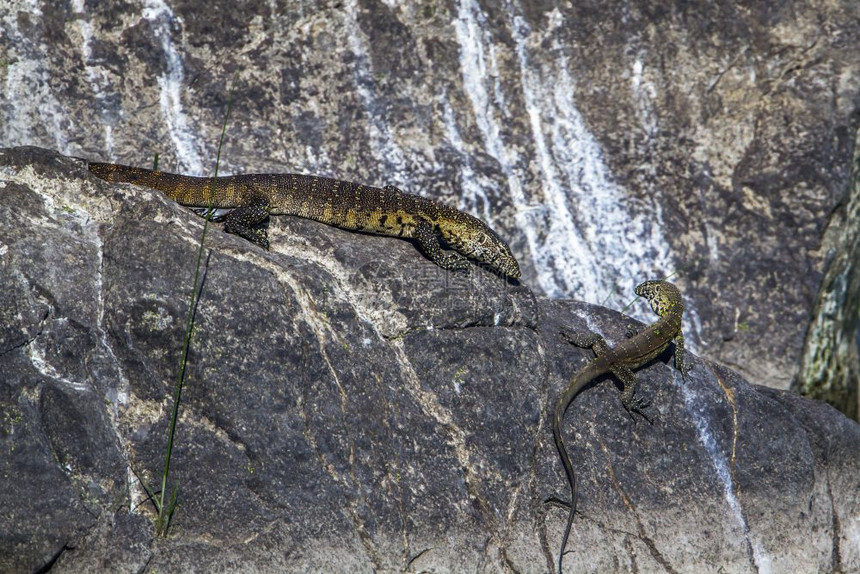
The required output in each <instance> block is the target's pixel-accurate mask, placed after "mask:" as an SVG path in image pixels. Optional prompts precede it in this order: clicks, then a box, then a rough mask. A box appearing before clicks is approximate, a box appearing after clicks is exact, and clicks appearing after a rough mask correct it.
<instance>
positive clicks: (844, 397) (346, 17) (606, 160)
mask: <svg viewBox="0 0 860 574" xmlns="http://www.w3.org/2000/svg"><path fill="white" fill-rule="evenodd" d="M0 20H2V27H3V28H4V36H3V41H2V42H0V51H2V52H0V78H2V79H3V81H2V82H0V86H2V88H0V89H2V93H0V115H2V117H0V142H2V144H3V145H5V146H12V145H40V146H42V147H48V148H53V149H56V150H58V151H60V152H62V153H65V154H67V155H75V156H86V157H89V158H92V159H113V160H118V161H122V162H125V163H130V164H136V165H144V166H148V165H150V164H151V163H152V161H153V157H154V156H155V154H160V158H161V166H162V167H164V168H166V169H174V170H177V171H181V172H186V173H191V174H203V173H207V174H208V173H211V172H212V170H213V167H214V164H215V156H216V150H217V147H218V141H219V135H220V133H221V127H222V124H224V122H225V119H226V125H227V132H226V133H227V137H226V142H225V147H224V150H223V153H222V163H221V171H222V173H228V172H240V171H241V172H255V171H256V172H266V171H280V172H284V171H298V172H303V173H318V174H321V175H330V176H335V177H338V178H342V179H352V180H358V181H363V182H366V183H374V184H377V185H383V184H386V183H393V184H396V185H398V186H399V187H402V188H404V189H407V190H410V191H413V192H416V193H423V194H427V195H429V196H433V197H437V198H442V199H445V200H447V201H449V202H450V203H452V204H454V205H458V206H459V207H461V208H463V209H466V210H468V211H469V212H471V213H473V214H474V215H477V216H479V217H482V218H483V219H485V220H487V221H489V222H490V223H491V225H492V226H493V227H494V228H496V229H498V230H499V231H500V233H501V234H502V235H503V236H504V237H506V238H507V239H509V240H510V242H511V243H512V247H513V248H514V250H515V253H516V254H517V256H518V257H519V259H520V261H521V263H522V267H523V270H524V280H525V282H526V283H527V284H529V285H534V286H535V288H536V289H537V290H538V291H540V292H541V293H543V294H545V295H548V296H550V297H556V298H558V297H575V298H577V299H579V300H584V301H589V302H592V303H604V302H611V304H612V306H614V307H619V308H620V307H621V306H623V305H624V303H625V302H626V298H627V297H628V294H629V293H630V292H631V290H632V287H633V286H634V285H635V284H637V283H638V282H639V281H641V280H642V278H643V277H645V276H648V277H655V276H666V275H669V274H672V273H675V272H677V273H679V274H680V276H682V277H683V281H684V283H685V288H686V289H685V292H686V293H687V295H688V297H689V308H690V320H689V321H688V324H687V327H688V331H689V333H690V336H689V339H690V341H691V344H693V345H694V348H695V349H696V350H697V351H698V352H699V353H700V354H702V355H703V356H705V357H708V358H710V359H714V360H718V361H720V362H721V363H723V364H725V365H728V366H731V367H734V368H737V369H738V370H739V371H740V372H741V373H743V374H745V375H746V376H747V377H748V378H750V379H752V380H756V381H759V382H761V383H764V384H768V385H771V386H775V387H780V388H786V387H788V386H789V384H790V383H792V382H793V383H794V385H795V387H796V388H797V389H800V390H803V391H804V392H806V393H810V394H818V396H822V397H825V398H828V400H832V401H833V402H834V403H835V404H837V405H838V406H839V408H840V409H842V410H844V411H845V412H847V413H850V414H851V415H852V416H854V415H855V414H856V412H857V410H856V409H857V402H858V395H857V373H858V372H860V369H858V359H857V349H856V340H857V321H856V319H855V314H853V313H841V312H840V310H841V309H844V308H845V307H847V306H849V305H851V304H852V303H853V302H856V301H857V300H860V273H858V272H857V271H856V265H857V261H858V258H857V257H853V256H852V254H854V253H856V251H857V249H858V244H860V240H858V236H857V234H856V232H854V231H853V230H855V229H857V228H860V222H858V216H857V213H858V210H857V209H856V208H851V206H852V205H854V206H856V205H858V204H860V188H852V187H851V185H850V179H851V172H852V162H851V158H852V152H853V150H854V148H855V147H856V142H855V140H856V134H857V122H858V120H857V118H858V117H860V115H858V102H860V97H858V94H860V51H858V50H857V49H856V47H857V46H858V45H860V3H857V2H856V1H855V0H837V1H834V2H823V1H819V0H813V1H809V0H802V1H801V0H787V1H783V2H778V3H768V5H766V6H756V7H752V6H746V5H737V6H736V5H734V4H731V3H725V2H723V3H713V2H710V1H708V0H693V1H688V2H682V3H678V2H666V1H656V2H649V3H638V2H629V1H626V0H625V1H617V0H609V1H601V2H589V1H587V0H577V1H574V2H548V1H546V0H519V1H517V0H511V1H508V2H488V1H486V0H484V1H481V0H457V1H456V2H450V1H449V2H443V1H439V0H425V1H422V2H402V1H399V0H384V1H380V0H345V1H343V2H331V1H320V0H306V1H299V0H289V1H283V0H282V1H280V2H274V1H267V2H263V1H262V0H260V1H246V2H243V3H242V9H241V10H237V9H235V3H234V2H232V1H229V0H214V1H213V0H207V1H206V2H200V1H194V0H139V1H135V2H128V1H125V0H106V1H102V2H98V3H96V4H92V3H86V4H85V3H84V2H81V1H80V0H75V1H72V2H70V3H67V4H62V3H57V2H54V1H50V2H47V1H42V2H39V1H38V0H34V1H28V2H24V1H23V0H11V1H7V2H4V3H3V6H2V7H0ZM46 46H47V52H46ZM228 110H229V112H228ZM810 318H811V319H812V320H811V321H810Z"/></svg>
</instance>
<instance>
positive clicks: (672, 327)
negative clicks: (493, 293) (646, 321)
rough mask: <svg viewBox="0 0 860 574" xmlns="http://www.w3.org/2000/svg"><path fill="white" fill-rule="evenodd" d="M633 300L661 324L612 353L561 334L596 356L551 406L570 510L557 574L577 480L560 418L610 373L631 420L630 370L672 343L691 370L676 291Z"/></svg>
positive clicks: (648, 285)
mask: <svg viewBox="0 0 860 574" xmlns="http://www.w3.org/2000/svg"><path fill="white" fill-rule="evenodd" d="M636 294H637V295H639V296H640V297H644V298H645V299H646V300H647V301H648V302H649V303H650V304H651V309H652V310H653V311H654V312H655V313H656V314H657V315H659V317H660V318H659V319H658V320H657V321H656V322H655V323H653V324H651V325H649V326H648V327H646V328H645V329H644V330H643V331H641V332H639V333H638V334H636V335H634V336H633V337H631V338H629V339H626V340H624V341H622V342H620V343H619V344H618V345H616V346H615V347H614V348H610V347H609V346H608V345H607V344H606V341H604V340H603V337H601V336H600V335H596V334H594V333H586V334H577V335H573V336H570V335H567V334H564V336H565V337H566V338H567V339H568V341H569V342H571V343H573V344H574V345H576V346H578V347H588V348H591V349H592V350H594V354H595V358H594V359H593V360H591V361H590V362H589V363H588V364H587V365H586V366H585V367H583V368H582V369H581V370H580V371H579V372H578V373H576V375H574V377H573V379H571V381H570V383H569V384H568V386H567V388H566V389H565V390H564V392H563V393H562V394H561V397H560V398H559V399H558V402H557V403H556V405H555V413H554V416H553V421H552V435H553V439H554V441H555V446H556V448H557V449H558V453H559V456H561V462H562V465H564V472H565V474H567V480H568V483H569V484H570V510H569V512H568V515H567V524H566V525H565V528H564V535H563V536H562V541H561V550H560V551H559V555H558V571H559V574H561V571H562V558H563V557H564V549H565V547H566V546H567V539H568V538H569V536H570V529H571V526H572V525H573V516H574V513H575V512H576V492H577V483H576V474H575V473H574V470H573V465H572V464H571V462H570V456H569V455H568V453H567V449H566V448H565V446H564V438H563V436H562V434H561V425H562V423H563V422H564V415H565V413H566V412H567V409H568V407H569V406H570V404H571V403H572V402H573V400H574V399H575V398H576V396H577V395H578V394H579V393H580V391H582V389H583V388H585V386H586V385H587V384H588V383H590V382H591V381H593V380H594V379H595V378H597V377H599V376H600V375H602V374H604V373H612V374H613V375H615V376H616V377H618V379H619V380H620V381H621V382H622V383H623V384H624V389H623V391H622V393H621V402H622V404H623V405H624V408H626V409H627V411H628V412H629V413H631V415H632V413H633V412H639V413H641V412H642V409H644V408H645V407H646V406H647V404H646V403H645V402H644V401H642V399H641V398H639V397H638V396H635V390H636V375H635V374H634V373H633V369H638V368H639V367H642V366H643V365H645V364H647V363H649V362H650V361H652V360H654V359H656V358H657V357H659V356H660V355H661V354H662V353H663V351H665V350H666V349H667V348H668V346H669V345H670V344H671V343H672V342H673V341H674V343H675V367H676V368H677V369H678V370H680V371H681V373H682V374H683V375H685V376H686V374H687V373H688V372H689V371H690V366H689V365H688V364H687V362H686V360H685V352H684V337H683V335H682V334H681V319H682V316H683V313H684V302H683V300H682V299H681V293H680V291H678V288H677V287H675V286H674V285H672V284H671V283H668V282H666V281H646V282H644V283H642V284H641V285H639V286H638V287H636ZM643 416H644V415H643Z"/></svg>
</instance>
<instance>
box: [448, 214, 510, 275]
mask: <svg viewBox="0 0 860 574" xmlns="http://www.w3.org/2000/svg"><path fill="white" fill-rule="evenodd" d="M438 226H439V232H440V233H441V235H442V239H444V240H445V242H446V243H448V245H450V246H451V247H453V248H454V249H455V250H457V251H458V252H460V253H462V254H463V255H465V256H466V257H470V258H472V259H475V260H476V261H480V262H482V263H486V264H487V265H489V266H490V267H492V268H493V269H495V270H496V271H499V272H501V273H504V274H505V275H507V276H508V277H511V278H513V279H518V278H519V277H520V266H519V264H518V263H517V260H516V258H514V254H513V253H511V248H510V247H508V244H507V243H505V240H504V239H502V238H501V237H499V235H498V234H497V233H496V232H495V231H493V230H492V229H490V228H489V227H488V226H487V225H486V224H485V223H484V222H483V221H481V220H480V219H477V218H475V217H472V216H471V215H468V214H465V213H458V217H457V218H456V219H454V218H450V219H449V220H448V221H446V222H444V223H443V222H439V224H438Z"/></svg>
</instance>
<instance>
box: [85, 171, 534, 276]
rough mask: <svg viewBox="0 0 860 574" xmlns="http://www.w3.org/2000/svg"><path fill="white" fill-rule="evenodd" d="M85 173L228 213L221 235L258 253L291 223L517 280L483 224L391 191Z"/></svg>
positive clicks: (250, 177) (250, 179) (242, 178)
mask: <svg viewBox="0 0 860 574" xmlns="http://www.w3.org/2000/svg"><path fill="white" fill-rule="evenodd" d="M89 170H90V171H91V172H92V173H93V174H95V175H96V176H98V177H100V178H101V179H104V180H107V181H111V182H121V183H132V184H135V185H142V186H145V187H149V188H152V189H157V190H159V191H161V192H163V193H164V194H165V195H167V196H168V197H170V198H171V199H173V200H174V201H176V202H177V203H180V204H182V205H185V206H189V207H213V208H232V209H233V211H231V212H230V213H229V214H228V215H227V216H226V218H225V231H227V232H229V233H235V234H237V235H240V236H242V237H244V238H246V239H248V240H250V241H252V242H254V243H256V244H257V245H260V246H261V247H264V248H268V245H269V242H268V238H267V236H266V231H265V229H261V228H260V224H261V223H262V222H263V221H265V219H266V218H267V217H268V216H269V215H295V216H298V217H304V218H307V219H313V220H315V221H319V222H322V223H326V224H328V225H332V226H335V227H339V228H341V229H346V230H350V231H360V232H364V233H372V234H376V235H388V236H393V237H403V238H406V239H412V240H414V241H415V242H416V243H417V244H418V247H419V248H420V249H421V251H422V252H423V253H424V254H425V255H427V257H428V258H429V259H431V260H432V261H433V262H434V263H436V264H437V265H439V266H440V267H443V268H445V269H467V268H468V267H469V264H468V261H467V259H466V258H467V257H468V258H471V259H474V260H476V261H479V262H482V263H486V264H487V265H489V266H490V267H491V268H493V269H495V270H496V271H498V272H500V273H503V274H505V275H508V276H509V277H512V278H514V279H516V278H518V277H519V276H520V268H519V265H518V264H517V260H516V259H515V258H514V256H513V254H512V253H511V250H510V248H509V247H508V244H507V243H505V241H504V240H503V239H502V238H501V237H499V235H498V234H497V233H496V232H495V231H493V230H492V229H490V227H489V226H487V224H485V223H484V222H483V221H481V220H480V219H478V218H476V217H473V216H471V215H469V214H468V213H464V212H462V211H460V210H458V209H454V208H453V207H450V206H448V205H445V204H444V203H440V202H438V201H435V200H432V199H427V198H425V197H421V196H419V195H413V194H411V193H406V192H404V191H401V190H400V189H397V188H396V187H394V186H391V185H389V186H386V187H383V188H379V187H372V186H366V185H361V184H358V183H353V182H350V181H343V180H339V179H331V178H327V177H316V176H309V175H300V174H247V175H232V176H227V177H217V178H213V177H191V176H187V175H178V174H173V173H167V172H162V171H152V170H149V169H143V168H137V167H130V166H125V165H119V164H113V163H95V162H90V163H89ZM440 240H441V241H440ZM443 244H444V245H445V246H446V247H450V248H451V250H445V249H443V248H442V245H443Z"/></svg>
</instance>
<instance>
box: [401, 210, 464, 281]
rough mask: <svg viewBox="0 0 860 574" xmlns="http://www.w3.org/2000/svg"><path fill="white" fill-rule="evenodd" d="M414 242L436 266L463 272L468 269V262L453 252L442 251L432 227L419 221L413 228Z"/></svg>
mask: <svg viewBox="0 0 860 574" xmlns="http://www.w3.org/2000/svg"><path fill="white" fill-rule="evenodd" d="M414 238H415V241H417V242H418V247H419V248H420V249H421V251H422V252H423V253H424V254H425V255H426V256H427V257H428V258H429V259H430V260H431V261H432V262H433V263H435V264H436V265H438V266H439V267H441V268H443V269H451V270H457V271H465V270H468V269H469V260H468V259H466V258H465V257H463V256H462V255H460V254H459V253H457V252H455V251H448V252H446V251H443V250H442V247H441V246H440V245H439V236H438V235H437V234H436V230H435V229H434V227H433V225H432V224H431V223H430V222H429V221H427V220H425V219H419V220H418V223H417V225H416V226H415V235H414Z"/></svg>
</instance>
